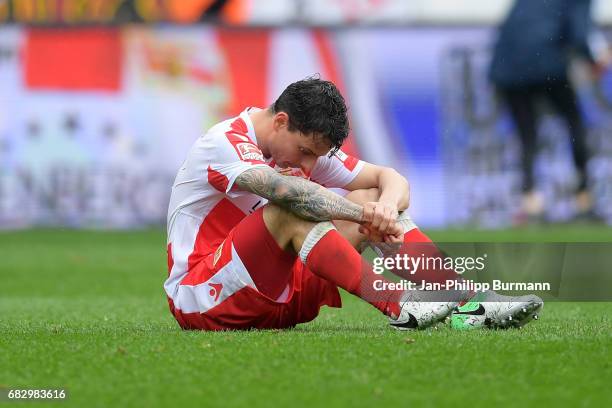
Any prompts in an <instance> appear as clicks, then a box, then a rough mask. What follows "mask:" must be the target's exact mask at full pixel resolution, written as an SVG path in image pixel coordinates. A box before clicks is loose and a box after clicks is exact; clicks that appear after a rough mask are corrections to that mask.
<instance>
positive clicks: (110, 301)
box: [0, 226, 612, 408]
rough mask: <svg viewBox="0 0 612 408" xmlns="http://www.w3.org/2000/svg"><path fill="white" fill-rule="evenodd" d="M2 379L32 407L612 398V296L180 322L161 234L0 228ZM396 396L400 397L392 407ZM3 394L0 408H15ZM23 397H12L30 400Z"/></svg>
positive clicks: (585, 401)
mask: <svg viewBox="0 0 612 408" xmlns="http://www.w3.org/2000/svg"><path fill="white" fill-rule="evenodd" d="M611 231H612V230H611V229H610V228H603V227H571V226H566V227H549V228H546V229H538V228H533V229H522V230H508V231H492V232H476V231H472V232H469V231H459V230H457V231H437V232H436V231H431V236H432V237H433V238H434V239H436V240H439V241H459V240H465V241H469V240H481V241H489V240H499V241H612V232H611ZM0 252H1V254H2V256H1V259H2V264H0V277H1V282H2V284H1V285H0V388H5V389H6V388H65V389H66V390H67V391H68V393H69V398H68V400H67V401H62V402H55V403H50V402H45V403H42V402H37V403H33V405H34V406H41V407H42V406H48V405H57V406H78V407H97V406H100V407H108V406H116V407H120V406H138V407H157V406H174V407H184V406H187V405H188V404H189V405H197V406H205V407H207V406H227V407H230V406H245V407H256V406H262V407H270V406H309V407H318V406H321V407H328V406H347V405H350V406H352V407H361V406H363V407H373V406H421V405H426V406H441V405H444V406H446V405H452V406H465V405H468V406H482V405H484V404H490V406H498V405H502V406H505V405H511V406H536V405H537V406H549V405H551V404H552V403H553V402H560V403H562V404H563V406H610V404H611V402H612V397H611V396H610V390H609V388H610V380H611V379H612V367H611V364H612V363H611V361H612V359H611V358H610V356H611V355H612V354H611V345H612V323H611V321H610V313H611V312H612V303H554V304H552V303H550V304H547V305H546V306H545V309H544V311H543V313H542V317H541V319H540V320H539V321H537V322H534V323H532V324H530V325H528V326H527V327H525V328H524V329H522V330H510V331H495V332H494V331H472V332H455V331H451V330H450V329H448V328H447V327H442V328H440V329H438V330H428V331H423V332H416V333H405V332H395V331H393V330H391V329H389V328H388V327H387V324H386V322H385V319H383V318H382V317H381V316H380V315H379V313H378V312H376V311H375V310H373V309H371V308H370V307H369V306H368V305H367V304H365V303H363V302H361V301H360V300H358V299H354V298H351V297H350V296H346V294H344V295H345V296H343V299H344V307H343V308H342V309H330V308H324V309H323V311H322V314H321V316H320V317H319V318H318V319H317V320H315V321H314V322H312V323H309V324H304V325H300V326H298V327H297V328H296V329H294V330H287V331H251V332H223V333H206V332H183V331H181V330H180V329H179V328H178V326H177V324H176V323H175V321H174V320H173V318H172V317H171V315H170V313H169V311H168V306H167V303H166V300H165V297H164V294H163V289H162V282H163V280H164V278H165V264H166V260H165V235H164V232H163V231H160V230H153V231H141V232H87V231H61V230H36V231H24V232H4V233H0ZM391 404H394V405H391ZM11 405H12V404H10V403H9V402H2V401H0V408H2V407H3V406H11ZM29 405H30V404H28V403H19V404H15V406H29Z"/></svg>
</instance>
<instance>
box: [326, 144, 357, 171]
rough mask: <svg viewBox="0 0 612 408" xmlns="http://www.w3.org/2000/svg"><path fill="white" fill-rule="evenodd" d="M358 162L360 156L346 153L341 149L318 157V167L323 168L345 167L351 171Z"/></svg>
mask: <svg viewBox="0 0 612 408" xmlns="http://www.w3.org/2000/svg"><path fill="white" fill-rule="evenodd" d="M358 163H359V159H358V158H356V157H355V156H352V155H350V154H347V153H345V152H344V151H342V150H341V149H339V150H338V151H337V152H335V153H334V154H332V155H325V156H320V157H319V158H318V159H317V167H318V168H321V169H324V168H328V167H344V168H346V169H347V170H349V171H353V170H354V169H355V167H356V166H357V164H358Z"/></svg>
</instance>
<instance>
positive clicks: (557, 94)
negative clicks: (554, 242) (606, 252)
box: [489, 0, 610, 219]
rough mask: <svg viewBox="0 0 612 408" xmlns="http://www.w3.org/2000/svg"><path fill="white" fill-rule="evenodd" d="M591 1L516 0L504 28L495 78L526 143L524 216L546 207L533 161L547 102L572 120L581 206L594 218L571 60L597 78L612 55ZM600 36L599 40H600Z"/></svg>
mask: <svg viewBox="0 0 612 408" xmlns="http://www.w3.org/2000/svg"><path fill="white" fill-rule="evenodd" d="M597 35H598V33H596V32H595V29H594V24H593V20H592V16H591V0H548V1H534V0H516V1H515V3H514V4H513V6H512V8H511V9H510V12H509V14H508V16H507V17H506V19H505V21H504V22H503V23H502V25H501V27H500V28H499V33H498V38H497V42H496V44H495V47H494V51H493V58H492V61H491V66H490V70H489V76H490V79H491V81H492V82H493V84H494V85H495V86H496V88H497V91H498V93H499V95H500V96H501V98H502V99H503V100H504V102H505V103H506V104H507V106H508V108H509V110H510V114H511V117H512V119H513V121H514V123H515V126H516V128H517V131H518V134H519V136H520V139H521V144H522V167H523V168H522V190H523V204H522V205H523V208H522V212H523V215H525V216H527V217H529V218H532V219H534V218H535V219H537V218H539V217H540V216H541V215H542V213H543V210H544V202H543V199H542V197H541V196H540V195H539V194H538V192H537V191H536V189H535V183H534V172H533V165H534V161H535V156H536V153H537V123H538V117H537V113H536V106H537V103H538V102H539V101H540V100H546V101H547V102H548V103H549V104H550V105H552V107H553V108H554V110H555V111H556V112H557V113H558V114H559V115H560V116H561V117H562V119H563V121H564V122H565V123H566V124H567V127H568V130H569V135H570V137H571V147H572V154H573V158H574V163H575V166H576V170H577V173H578V183H577V185H576V193H575V194H576V195H575V200H576V210H577V215H578V216H579V217H585V216H592V215H593V213H592V208H593V200H592V198H591V195H590V193H589V191H588V181H589V180H588V179H589V176H588V171H587V163H588V160H589V156H590V154H589V151H588V146H587V141H586V129H585V125H584V122H583V119H582V117H581V113H580V108H579V106H578V101H577V97H576V92H575V90H574V88H573V86H572V84H571V83H570V81H569V77H568V70H569V65H570V59H571V57H572V55H573V54H577V55H578V56H579V57H581V58H582V59H584V60H586V61H587V62H588V63H589V64H590V66H591V68H592V71H593V74H594V75H595V76H596V77H599V76H601V75H602V74H603V72H604V71H605V69H606V67H607V66H608V64H609V61H610V54H609V50H608V49H607V46H606V45H605V40H604V39H603V36H601V37H597ZM598 40H599V41H598Z"/></svg>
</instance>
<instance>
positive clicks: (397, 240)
mask: <svg viewBox="0 0 612 408" xmlns="http://www.w3.org/2000/svg"><path fill="white" fill-rule="evenodd" d="M359 232H360V233H362V234H363V235H365V236H366V238H367V240H368V241H371V242H384V243H386V244H401V243H402V242H404V231H403V230H402V228H401V227H400V226H399V225H397V224H395V226H394V227H393V228H391V229H390V233H389V234H379V233H377V232H373V230H372V229H371V228H370V226H369V225H366V224H364V225H360V226H359Z"/></svg>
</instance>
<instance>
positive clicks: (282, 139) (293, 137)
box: [269, 123, 331, 173]
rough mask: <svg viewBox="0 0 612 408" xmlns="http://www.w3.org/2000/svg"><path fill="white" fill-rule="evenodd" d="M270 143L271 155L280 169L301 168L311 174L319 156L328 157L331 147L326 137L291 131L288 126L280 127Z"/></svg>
mask: <svg viewBox="0 0 612 408" xmlns="http://www.w3.org/2000/svg"><path fill="white" fill-rule="evenodd" d="M275 130H276V135H275V137H274V138H273V139H272V143H270V146H269V148H270V154H271V156H272V158H273V159H274V161H275V162H276V164H277V165H278V166H279V167H282V168H286V167H293V168H300V169H302V170H304V171H305V172H306V173H309V172H310V171H311V170H312V168H313V167H314V164H315V163H316V161H317V158H318V157H319V156H323V155H326V154H327V153H329V150H330V149H331V145H330V144H329V143H328V142H327V141H326V139H325V138H324V137H321V136H315V135H304V134H302V133H301V132H299V131H297V130H294V131H289V129H288V126H287V124H286V123H285V124H284V125H282V126H278V127H277V128H276V129H275Z"/></svg>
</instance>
